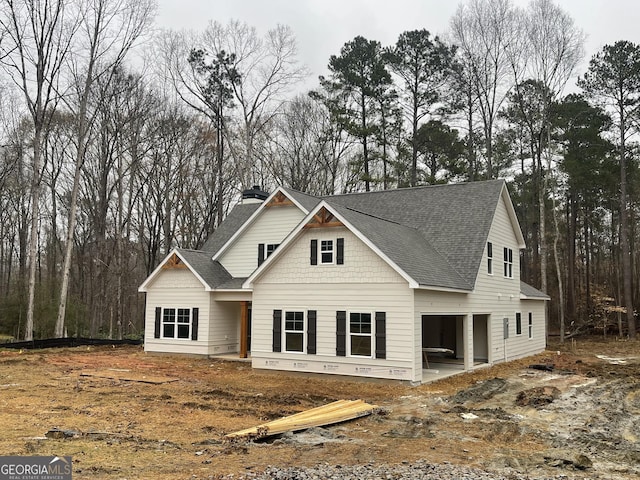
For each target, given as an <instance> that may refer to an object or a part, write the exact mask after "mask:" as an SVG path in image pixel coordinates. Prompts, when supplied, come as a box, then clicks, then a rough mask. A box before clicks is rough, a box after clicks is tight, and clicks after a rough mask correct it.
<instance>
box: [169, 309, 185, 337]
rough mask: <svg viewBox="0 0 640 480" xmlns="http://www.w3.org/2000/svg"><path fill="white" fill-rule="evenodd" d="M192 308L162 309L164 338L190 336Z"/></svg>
mask: <svg viewBox="0 0 640 480" xmlns="http://www.w3.org/2000/svg"><path fill="white" fill-rule="evenodd" d="M190 333H191V309H189V308H164V309H163V310H162V338H190V336H191V335H190Z"/></svg>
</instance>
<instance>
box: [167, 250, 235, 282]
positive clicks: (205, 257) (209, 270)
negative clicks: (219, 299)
mask: <svg viewBox="0 0 640 480" xmlns="http://www.w3.org/2000/svg"><path fill="white" fill-rule="evenodd" d="M177 251H178V253H179V254H180V255H182V257H183V258H184V259H185V260H186V262H187V263H188V264H189V265H190V266H191V268H193V269H194V270H195V271H196V272H197V273H198V275H200V277H201V278H202V279H203V280H204V281H205V282H206V283H207V285H208V286H209V287H210V288H216V287H218V286H220V285H222V284H224V283H226V282H229V281H230V280H231V279H232V277H231V274H230V273H229V272H227V270H226V269H225V268H224V267H223V266H222V265H221V264H220V263H219V262H217V261H216V262H214V261H213V260H211V253H209V252H203V251H200V250H187V249H183V248H178V249H177Z"/></svg>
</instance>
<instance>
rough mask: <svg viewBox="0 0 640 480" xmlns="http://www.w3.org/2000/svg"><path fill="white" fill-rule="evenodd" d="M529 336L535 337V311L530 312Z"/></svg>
mask: <svg viewBox="0 0 640 480" xmlns="http://www.w3.org/2000/svg"><path fill="white" fill-rule="evenodd" d="M529 338H533V313H531V312H529Z"/></svg>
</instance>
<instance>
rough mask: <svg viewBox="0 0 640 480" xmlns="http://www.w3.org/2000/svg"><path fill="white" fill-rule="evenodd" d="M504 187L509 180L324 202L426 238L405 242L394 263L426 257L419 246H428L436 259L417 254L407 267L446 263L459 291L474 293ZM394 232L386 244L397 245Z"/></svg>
mask: <svg viewBox="0 0 640 480" xmlns="http://www.w3.org/2000/svg"><path fill="white" fill-rule="evenodd" d="M504 185H505V184H504V180H488V181H483V182H470V183H459V184H452V185H434V186H427V187H415V188H406V189H398V190H385V191H381V192H367V193H355V194H347V195H335V196H331V197H325V198H324V200H325V201H327V203H329V204H330V205H342V206H344V207H347V208H350V209H352V210H356V211H358V212H361V213H365V214H368V215H372V216H375V217H377V218H380V219H385V220H388V221H391V222H394V223H397V224H400V225H403V226H405V227H410V228H412V229H415V230H417V231H418V232H419V233H420V234H421V237H418V236H415V235H412V236H411V238H412V242H411V243H410V244H408V243H407V241H408V240H405V242H403V243H402V245H403V247H402V248H397V249H395V251H393V252H392V253H391V255H389V257H390V258H391V259H392V260H394V261H395V262H396V263H398V265H400V264H401V263H404V262H403V261H401V260H396V258H398V259H400V258H401V257H404V256H407V255H409V256H411V252H413V251H415V252H422V253H421V254H420V255H422V254H424V248H426V247H420V245H419V243H420V242H425V243H428V244H430V246H431V249H432V253H431V254H427V255H429V256H428V257H427V258H424V259H422V258H420V259H419V258H418V257H419V255H418V254H417V253H416V255H414V256H413V258H411V259H407V261H408V262H414V263H417V262H420V263H424V265H425V266H427V267H428V268H435V265H436V264H439V265H440V266H441V267H442V268H444V265H445V264H442V263H438V262H441V260H440V259H439V258H438V257H442V258H444V259H445V260H446V264H448V265H449V266H450V267H452V268H453V269H454V270H455V273H457V274H458V276H459V278H460V280H462V282H461V283H459V284H458V286H457V288H461V289H469V288H470V286H473V285H474V284H475V279H476V276H477V273H478V268H479V267H480V262H481V260H482V252H483V251H484V247H485V243H486V241H487V237H488V235H489V228H490V227H491V222H492V220H493V216H494V213H495V210H496V206H497V204H498V201H499V199H500V194H501V192H502V189H503V188H504ZM391 230H393V229H391V228H389V229H387V231H385V232H380V233H379V236H380V238H379V240H378V241H379V242H380V243H381V244H384V245H387V244H392V242H393V241H392V237H393V236H395V235H397V234H396V233H394V232H392V231H391ZM398 245H399V244H398ZM433 252H435V253H433ZM407 273H409V272H408V271H407ZM424 275H425V274H423V276H424ZM452 277H455V275H452ZM418 278H420V277H418ZM418 278H416V280H418ZM450 280H453V278H450ZM425 285H438V284H437V283H436V284H431V283H426V284H425Z"/></svg>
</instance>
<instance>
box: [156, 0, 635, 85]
mask: <svg viewBox="0 0 640 480" xmlns="http://www.w3.org/2000/svg"><path fill="white" fill-rule="evenodd" d="M459 3H461V2H460V1H456V0H159V12H158V17H157V25H158V27H161V28H171V29H175V30H180V29H192V30H196V31H202V30H204V29H205V28H206V26H207V24H208V23H209V22H210V21H213V20H217V21H219V22H221V23H227V22H228V21H229V20H230V19H237V20H241V21H244V22H246V23H248V24H249V25H251V26H254V27H256V29H257V30H258V32H259V33H264V32H266V31H267V30H268V29H269V28H272V27H274V26H275V25H276V24H278V23H282V24H285V25H289V26H290V27H291V28H292V29H293V32H294V33H295V35H296V38H297V41H298V51H299V58H300V60H301V62H303V63H304V64H305V65H306V66H307V67H308V68H309V70H310V72H311V77H310V78H309V80H308V81H307V82H306V84H307V85H308V86H309V88H312V87H315V85H316V84H317V78H318V75H324V74H326V73H327V69H326V66H327V63H328V61H329V57H330V56H331V55H337V54H339V53H340V48H341V47H342V45H344V44H345V43H346V42H348V41H349V40H352V39H353V38H354V37H356V36H357V35H362V36H363V37H365V38H367V39H369V40H378V41H379V42H381V43H382V44H383V45H392V44H394V43H395V41H396V40H397V38H398V35H399V34H400V33H402V32H404V31H406V30H415V29H420V28H426V29H427V30H429V31H430V32H431V33H432V34H443V33H445V32H446V31H447V30H448V27H449V20H450V18H451V16H452V15H453V13H454V12H455V10H456V8H457V6H458V4H459ZM527 3H528V2H527V1H526V0H515V4H516V5H523V6H524V5H526V4H527ZM556 3H557V4H559V5H560V6H561V7H562V8H563V9H564V10H565V11H566V12H567V13H569V15H571V17H572V18H573V19H574V22H575V24H576V25H577V26H578V27H579V28H581V29H582V30H583V31H584V32H585V33H586V34H587V43H586V52H587V55H586V58H585V60H584V62H583V65H582V66H581V68H580V71H579V73H582V72H584V70H585V69H586V66H587V63H588V60H589V58H591V56H592V55H593V54H594V53H595V52H597V51H598V50H600V49H601V48H602V47H603V46H604V45H606V44H612V43H614V42H615V41H617V40H629V41H632V42H634V43H638V44H640V1H638V0H608V1H605V0H558V1H557V2H556Z"/></svg>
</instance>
